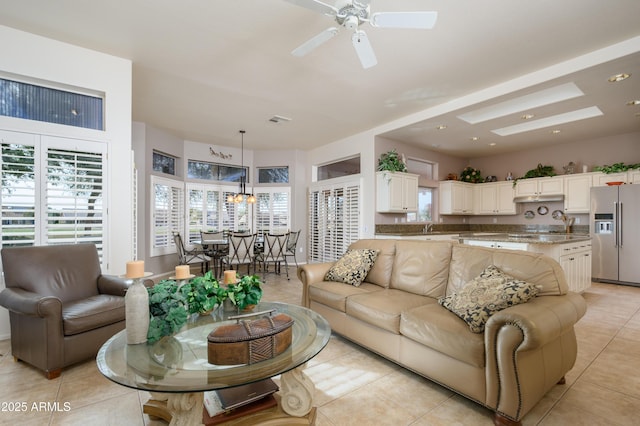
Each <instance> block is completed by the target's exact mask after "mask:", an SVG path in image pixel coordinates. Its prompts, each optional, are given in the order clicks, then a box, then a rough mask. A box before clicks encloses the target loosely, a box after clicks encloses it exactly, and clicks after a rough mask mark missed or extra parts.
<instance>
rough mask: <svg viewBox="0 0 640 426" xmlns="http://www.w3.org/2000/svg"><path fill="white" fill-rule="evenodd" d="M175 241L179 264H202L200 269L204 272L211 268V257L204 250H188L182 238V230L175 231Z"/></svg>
mask: <svg viewBox="0 0 640 426" xmlns="http://www.w3.org/2000/svg"><path fill="white" fill-rule="evenodd" d="M173 242H174V243H175V245H176V251H177V253H178V264H179V265H197V264H200V269H201V270H202V273H203V274H204V273H205V272H207V271H208V270H209V262H210V261H211V258H210V257H209V256H207V255H206V254H205V252H204V251H203V250H198V249H194V250H187V248H186V247H185V246H184V241H183V240H182V235H180V232H177V231H173Z"/></svg>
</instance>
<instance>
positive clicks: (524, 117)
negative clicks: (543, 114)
mask: <svg viewBox="0 0 640 426" xmlns="http://www.w3.org/2000/svg"><path fill="white" fill-rule="evenodd" d="M533 117H535V115H533V114H523V115H521V116H520V118H522V119H523V120H531V119H532V118H533Z"/></svg>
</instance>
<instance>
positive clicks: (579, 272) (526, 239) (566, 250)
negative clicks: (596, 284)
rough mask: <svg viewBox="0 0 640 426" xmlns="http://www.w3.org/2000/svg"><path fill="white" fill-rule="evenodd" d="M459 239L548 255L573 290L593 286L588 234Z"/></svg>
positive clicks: (468, 236)
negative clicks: (559, 267) (557, 264)
mask: <svg viewBox="0 0 640 426" xmlns="http://www.w3.org/2000/svg"><path fill="white" fill-rule="evenodd" d="M458 239H459V241H460V243H463V244H469V245H476V246H483V247H492V248H500V249H508V250H525V251H532V252H536V253H542V254H545V255H547V256H549V257H551V258H552V259H555V260H556V261H557V262H558V263H560V266H562V269H563V270H564V273H565V276H566V278H567V284H568V285H569V289H570V290H571V291H575V292H578V293H581V292H583V291H585V290H586V289H588V288H589V287H590V286H591V237H590V236H589V235H588V234H538V233H498V234H482V235H476V234H472V233H470V234H464V233H462V234H460V235H459V238H458Z"/></svg>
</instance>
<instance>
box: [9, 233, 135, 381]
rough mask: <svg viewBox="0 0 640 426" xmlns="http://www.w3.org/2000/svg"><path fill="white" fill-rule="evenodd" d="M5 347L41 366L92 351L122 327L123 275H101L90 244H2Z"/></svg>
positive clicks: (52, 367) (56, 365)
mask: <svg viewBox="0 0 640 426" xmlns="http://www.w3.org/2000/svg"><path fill="white" fill-rule="evenodd" d="M2 265H3V269H4V279H5V284H6V289H4V290H3V291H2V292H1V293H0V305H2V306H4V307H5V308H7V309H8V310H9V318H10V322H11V351H12V353H13V356H14V358H15V359H16V360H22V361H24V362H26V363H28V364H31V365H33V366H34V367H37V368H39V369H41V370H43V371H44V372H45V375H46V377H47V378H48V379H54V378H56V377H58V376H60V373H61V371H62V368H63V367H66V366H69V365H71V364H74V363H77V362H80V361H84V360H86V359H89V358H92V357H95V356H96V354H97V353H98V350H99V349H100V347H101V346H102V344H103V343H104V342H105V341H106V340H107V339H109V338H110V337H111V336H113V335H114V334H115V333H117V332H118V331H120V330H122V329H124V327H125V309H124V295H125V292H126V289H127V287H128V285H127V283H126V282H125V280H122V279H120V278H117V277H115V276H106V275H102V273H101V270H100V261H99V259H98V251H97V250H96V246H95V245H94V244H77V245H53V246H32V247H7V248H3V249H2Z"/></svg>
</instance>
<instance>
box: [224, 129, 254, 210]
mask: <svg viewBox="0 0 640 426" xmlns="http://www.w3.org/2000/svg"><path fill="white" fill-rule="evenodd" d="M245 133H246V131H244V130H240V138H241V151H240V166H241V168H242V175H240V190H239V191H238V193H236V194H229V195H227V203H242V202H243V201H245V200H246V201H247V203H249V204H253V203H255V202H256V197H255V195H253V194H251V193H248V192H247V188H246V186H247V170H246V169H245V168H244V134H245Z"/></svg>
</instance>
